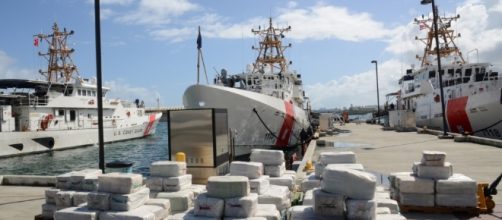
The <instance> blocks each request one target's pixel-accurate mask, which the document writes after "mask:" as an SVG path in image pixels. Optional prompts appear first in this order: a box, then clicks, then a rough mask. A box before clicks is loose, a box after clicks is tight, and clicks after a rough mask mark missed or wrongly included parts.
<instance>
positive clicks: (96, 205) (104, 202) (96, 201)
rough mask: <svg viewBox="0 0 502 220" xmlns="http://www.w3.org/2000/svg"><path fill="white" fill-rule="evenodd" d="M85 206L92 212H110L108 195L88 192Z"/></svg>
mask: <svg viewBox="0 0 502 220" xmlns="http://www.w3.org/2000/svg"><path fill="white" fill-rule="evenodd" d="M87 206H88V207H89V209H94V210H102V211H106V210H110V193H103V192H89V194H87Z"/></svg>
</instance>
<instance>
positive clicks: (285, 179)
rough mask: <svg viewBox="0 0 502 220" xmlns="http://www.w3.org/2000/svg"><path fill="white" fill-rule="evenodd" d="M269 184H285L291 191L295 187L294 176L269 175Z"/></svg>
mask: <svg viewBox="0 0 502 220" xmlns="http://www.w3.org/2000/svg"><path fill="white" fill-rule="evenodd" d="M270 184H271V185H277V186H286V187H288V189H289V190H291V191H293V189H294V188H295V177H294V176H291V175H282V176H281V177H270Z"/></svg>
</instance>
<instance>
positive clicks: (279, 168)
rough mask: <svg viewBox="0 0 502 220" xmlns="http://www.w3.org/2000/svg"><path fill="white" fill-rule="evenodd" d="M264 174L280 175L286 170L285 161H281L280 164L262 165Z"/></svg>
mask: <svg viewBox="0 0 502 220" xmlns="http://www.w3.org/2000/svg"><path fill="white" fill-rule="evenodd" d="M264 170H265V175H269V176H270V177H280V176H282V175H284V172H286V163H285V162H283V163H281V164H280V165H265V167H264Z"/></svg>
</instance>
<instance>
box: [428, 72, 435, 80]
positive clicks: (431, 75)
mask: <svg viewBox="0 0 502 220" xmlns="http://www.w3.org/2000/svg"><path fill="white" fill-rule="evenodd" d="M434 77H436V71H429V79H430V78H434Z"/></svg>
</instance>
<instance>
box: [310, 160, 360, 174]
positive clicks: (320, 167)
mask: <svg viewBox="0 0 502 220" xmlns="http://www.w3.org/2000/svg"><path fill="white" fill-rule="evenodd" d="M328 165H329V166H332V167H342V168H348V169H354V170H359V171H364V166H363V165H362V164H360V163H333V164H322V163H316V164H315V175H316V176H318V177H321V176H322V172H323V171H324V168H326V166H328Z"/></svg>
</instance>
